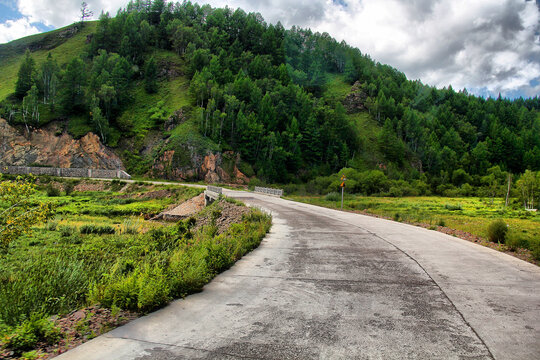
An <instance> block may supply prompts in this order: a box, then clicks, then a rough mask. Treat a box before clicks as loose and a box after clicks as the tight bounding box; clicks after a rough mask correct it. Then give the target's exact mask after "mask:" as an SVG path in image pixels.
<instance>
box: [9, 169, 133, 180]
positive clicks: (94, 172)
mask: <svg viewBox="0 0 540 360" xmlns="http://www.w3.org/2000/svg"><path fill="white" fill-rule="evenodd" d="M0 172H1V173H4V174H12V175H27V174H34V175H50V176H59V177H87V178H96V179H115V178H118V179H131V175H129V174H128V173H127V172H125V171H124V170H104V169H85V168H51V167H36V166H2V167H0Z"/></svg>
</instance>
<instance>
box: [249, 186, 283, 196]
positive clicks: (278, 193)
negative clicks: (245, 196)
mask: <svg viewBox="0 0 540 360" xmlns="http://www.w3.org/2000/svg"><path fill="white" fill-rule="evenodd" d="M255 192H258V193H262V194H266V195H272V196H278V197H282V196H283V190H282V189H271V188H265V187H260V186H255Z"/></svg>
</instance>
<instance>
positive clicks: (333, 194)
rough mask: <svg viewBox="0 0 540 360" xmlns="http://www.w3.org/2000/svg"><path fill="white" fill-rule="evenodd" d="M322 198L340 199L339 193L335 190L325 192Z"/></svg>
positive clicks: (328, 199)
mask: <svg viewBox="0 0 540 360" xmlns="http://www.w3.org/2000/svg"><path fill="white" fill-rule="evenodd" d="M324 199H325V200H326V201H340V200H341V194H340V193H338V192H336V191H333V192H331V193H328V194H326V196H325V197H324Z"/></svg>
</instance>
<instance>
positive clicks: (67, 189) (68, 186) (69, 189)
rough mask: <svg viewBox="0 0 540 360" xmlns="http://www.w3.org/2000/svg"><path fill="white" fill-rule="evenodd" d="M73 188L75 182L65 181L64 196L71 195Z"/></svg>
mask: <svg viewBox="0 0 540 360" xmlns="http://www.w3.org/2000/svg"><path fill="white" fill-rule="evenodd" d="M74 188H75V184H74V183H73V181H68V182H67V183H65V184H64V192H65V193H66V196H69V195H71V193H72V192H73V189H74Z"/></svg>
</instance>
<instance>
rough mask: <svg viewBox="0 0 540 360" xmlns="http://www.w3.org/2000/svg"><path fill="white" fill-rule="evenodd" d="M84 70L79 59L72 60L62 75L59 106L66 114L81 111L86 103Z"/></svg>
mask: <svg viewBox="0 0 540 360" xmlns="http://www.w3.org/2000/svg"><path fill="white" fill-rule="evenodd" d="M86 80H87V79H86V69H85V66H84V62H83V61H82V60H81V59H80V58H73V60H71V62H70V63H69V64H68V65H67V68H66V70H65V71H64V72H63V73H62V81H61V86H62V87H61V92H60V104H61V105H62V108H63V110H64V112H65V113H66V114H73V113H77V112H79V111H81V110H83V108H84V105H85V102H86V91H85V85H86Z"/></svg>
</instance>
